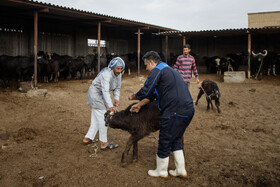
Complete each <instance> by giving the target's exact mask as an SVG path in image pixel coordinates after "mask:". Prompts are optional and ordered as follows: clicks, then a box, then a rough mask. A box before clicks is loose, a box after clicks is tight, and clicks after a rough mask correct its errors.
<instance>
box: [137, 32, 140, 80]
mask: <svg viewBox="0 0 280 187" xmlns="http://www.w3.org/2000/svg"><path fill="white" fill-rule="evenodd" d="M137 55H138V72H137V75H138V76H139V75H140V29H139V28H138V42H137Z"/></svg>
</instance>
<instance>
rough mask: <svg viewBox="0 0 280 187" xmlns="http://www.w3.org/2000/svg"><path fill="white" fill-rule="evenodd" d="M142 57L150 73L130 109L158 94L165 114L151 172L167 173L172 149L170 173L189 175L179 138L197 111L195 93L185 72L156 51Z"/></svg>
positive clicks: (159, 106)
mask: <svg viewBox="0 0 280 187" xmlns="http://www.w3.org/2000/svg"><path fill="white" fill-rule="evenodd" d="M143 60H144V64H145V66H146V69H147V70H148V71H150V74H149V76H148V78H147V80H146V82H145V84H144V86H143V87H142V88H141V89H140V90H139V91H138V92H137V93H136V94H131V95H130V96H129V99H130V100H136V99H138V100H140V102H139V103H137V104H135V105H133V106H132V107H131V111H132V112H139V110H140V108H141V107H142V106H144V105H146V104H148V103H149V102H152V101H153V99H154V96H155V94H156V97H157V103H158V108H159V110H160V111H161V114H162V115H161V120H160V132H159V142H158V152H157V155H156V164H157V166H156V169H155V170H149V171H148V174H149V175H150V176H153V177H168V172H167V168H168V163H169V155H170V152H171V151H172V152H173V155H174V161H175V166H176V169H175V170H169V173H170V174H171V175H173V176H180V177H186V176H187V172H186V169H185V158H184V153H183V146H182V143H181V141H180V139H181V138H182V136H183V134H184V132H185V130H186V128H187V127H188V125H189V124H190V122H191V120H192V118H193V115H194V107H193V101H192V97H191V95H190V92H189V90H188V87H187V85H186V84H185V82H184V80H183V78H182V76H181V75H180V74H179V73H178V72H177V71H175V70H173V69H172V68H171V67H170V66H168V65H167V64H166V63H165V62H161V59H160V56H159V54H158V53H157V52H155V51H149V52H147V53H146V54H145V55H144V56H143Z"/></svg>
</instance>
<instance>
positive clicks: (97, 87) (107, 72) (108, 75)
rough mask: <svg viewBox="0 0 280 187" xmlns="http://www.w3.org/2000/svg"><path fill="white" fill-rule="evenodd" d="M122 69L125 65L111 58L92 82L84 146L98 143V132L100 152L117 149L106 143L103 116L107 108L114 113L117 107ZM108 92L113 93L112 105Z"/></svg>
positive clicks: (117, 59) (88, 99)
mask: <svg viewBox="0 0 280 187" xmlns="http://www.w3.org/2000/svg"><path fill="white" fill-rule="evenodd" d="M124 68H125V63H124V61H123V60H122V59H121V58H120V57H116V58H113V59H112V60H111V61H110V63H109V65H108V67H106V68H103V69H102V70H101V72H100V73H99V74H98V75H97V76H96V78H95V79H94V80H93V81H92V84H91V86H90V87H89V90H88V96H87V104H88V105H89V106H90V107H91V122H90V127H89V130H88V132H87V134H86V135H85V137H84V139H83V144H84V145H87V144H90V143H95V142H98V139H95V135H96V133H97V131H99V139H100V141H101V145H100V148H101V150H108V149H114V148H117V147H118V145H117V144H110V143H108V140H107V127H106V126H105V121H104V114H105V113H106V111H107V108H109V110H110V111H112V112H116V108H115V107H117V106H118V105H119V98H120V88H121V79H122V74H121V72H122V71H123V70H124ZM110 91H112V92H113V96H114V104H113V103H112V100H111V96H110Z"/></svg>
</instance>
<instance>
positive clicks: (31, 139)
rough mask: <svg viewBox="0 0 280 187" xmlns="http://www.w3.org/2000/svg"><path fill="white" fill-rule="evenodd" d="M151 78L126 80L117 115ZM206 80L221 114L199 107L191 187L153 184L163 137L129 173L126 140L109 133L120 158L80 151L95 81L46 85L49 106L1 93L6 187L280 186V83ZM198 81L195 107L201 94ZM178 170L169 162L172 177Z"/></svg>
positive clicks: (190, 146) (190, 148)
mask: <svg viewBox="0 0 280 187" xmlns="http://www.w3.org/2000/svg"><path fill="white" fill-rule="evenodd" d="M146 75H147V74H144V75H142V76H139V77H137V76H136V74H133V75H132V76H127V75H125V76H124V77H123V80H122V88H121V99H120V107H119V109H121V110H122V109H124V108H126V107H127V106H128V105H129V104H130V103H132V101H128V100H127V97H128V94H129V93H131V92H136V91H138V89H139V88H140V87H141V86H142V85H143V83H144V81H145V79H146ZM206 78H210V79H212V80H215V81H216V82H217V83H218V86H219V87H220V91H221V94H222V96H221V110H222V113H221V114H218V113H217V111H216V110H215V109H214V110H209V111H207V110H206V100H205V97H204V96H203V97H202V98H201V99H200V102H199V104H198V106H195V109H196V113H195V116H194V119H193V121H192V123H191V124H190V126H189V127H188V128H187V130H186V133H185V135H184V137H185V159H186V169H187V172H188V177H187V178H186V179H180V178H175V177H172V176H169V177H168V179H163V178H152V177H149V176H148V174H147V171H148V170H149V169H155V159H156V155H155V154H156V151H157V140H156V139H155V138H154V137H158V132H157V133H153V134H151V137H150V138H149V137H145V138H144V139H142V140H141V141H139V145H138V147H139V159H138V161H137V162H135V163H132V161H130V163H129V164H128V165H127V167H126V168H123V167H121V165H120V160H121V154H122V151H123V150H124V147H125V144H126V141H127V139H128V137H129V134H128V133H127V132H125V131H122V130H118V129H110V128H109V129H108V138H109V140H110V142H113V143H117V144H119V145H120V147H119V148H118V149H115V150H107V151H101V150H100V149H97V150H96V147H93V146H94V145H92V144H91V145H88V146H84V145H82V144H81V143H82V139H83V137H84V135H85V133H86V132H87V130H88V128H89V124H90V108H89V106H87V105H86V99H87V90H88V88H89V86H90V84H91V80H72V81H61V82H58V83H48V84H42V83H40V84H39V88H42V89H47V90H48V94H47V96H46V97H45V98H30V97H27V95H26V94H25V93H20V92H18V91H16V90H15V89H12V88H6V89H4V88H0V145H1V149H0V163H1V167H0V186H3V187H4V186H279V185H280V139H279V137H280V136H279V135H280V133H279V132H280V130H279V127H280V114H279V111H280V76H277V77H264V79H263V80H261V81H255V80H246V81H245V82H244V83H242V84H237V83H236V84H230V83H224V82H222V78H221V77H218V76H216V75H200V80H201V81H202V80H204V79H206ZM192 81H193V82H192V83H191V85H190V91H191V94H192V97H193V99H194V100H195V99H196V96H197V94H198V91H199V90H198V88H197V85H196V84H195V82H194V79H193V80H192ZM96 145H97V146H98V147H99V146H100V144H99V143H97V144H96ZM94 153H96V155H95V157H90V155H93V156H94ZM129 156H130V157H129V158H130V159H131V158H132V157H131V156H132V154H131V152H130V155H129ZM174 167H175V166H174V160H173V156H172V155H171V157H170V162H169V169H173V168H174Z"/></svg>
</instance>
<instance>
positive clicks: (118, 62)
mask: <svg viewBox="0 0 280 187" xmlns="http://www.w3.org/2000/svg"><path fill="white" fill-rule="evenodd" d="M119 66H122V69H123V70H124V68H125V63H124V61H123V59H122V58H120V57H115V58H113V59H112V60H111V61H110V63H109V65H108V67H106V68H103V69H102V70H101V71H100V72H99V73H98V75H97V76H96V77H98V76H99V75H100V73H102V72H104V71H111V70H112V69H114V68H116V67H119Z"/></svg>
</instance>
